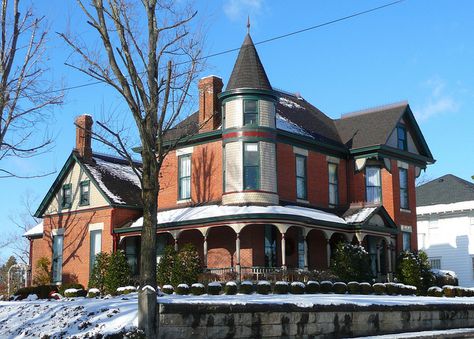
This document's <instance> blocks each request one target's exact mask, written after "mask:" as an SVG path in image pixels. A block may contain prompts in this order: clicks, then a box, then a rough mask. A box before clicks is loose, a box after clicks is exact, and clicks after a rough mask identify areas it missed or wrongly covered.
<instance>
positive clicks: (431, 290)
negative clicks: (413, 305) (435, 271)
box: [428, 286, 443, 297]
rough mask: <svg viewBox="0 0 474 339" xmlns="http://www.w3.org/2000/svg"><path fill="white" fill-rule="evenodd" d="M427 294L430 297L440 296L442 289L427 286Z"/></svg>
mask: <svg viewBox="0 0 474 339" xmlns="http://www.w3.org/2000/svg"><path fill="white" fill-rule="evenodd" d="M428 295H429V296H431V297H442V296H443V289H442V288H441V287H438V286H432V287H430V288H428Z"/></svg>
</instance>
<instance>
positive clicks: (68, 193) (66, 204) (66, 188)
mask: <svg viewBox="0 0 474 339" xmlns="http://www.w3.org/2000/svg"><path fill="white" fill-rule="evenodd" d="M71 202H72V185H71V184H66V185H63V198H62V207H63V208H70V207H71Z"/></svg>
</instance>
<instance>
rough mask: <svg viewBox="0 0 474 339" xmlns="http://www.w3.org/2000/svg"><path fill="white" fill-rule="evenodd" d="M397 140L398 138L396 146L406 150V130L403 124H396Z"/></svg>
mask: <svg viewBox="0 0 474 339" xmlns="http://www.w3.org/2000/svg"><path fill="white" fill-rule="evenodd" d="M397 140H398V142H397V145H398V148H399V149H401V150H404V151H406V150H407V130H406V128H405V126H403V125H398V126H397Z"/></svg>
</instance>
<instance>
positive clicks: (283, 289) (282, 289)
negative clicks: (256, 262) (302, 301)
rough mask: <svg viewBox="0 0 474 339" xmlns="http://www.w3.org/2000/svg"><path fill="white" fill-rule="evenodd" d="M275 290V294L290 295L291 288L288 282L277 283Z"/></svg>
mask: <svg viewBox="0 0 474 339" xmlns="http://www.w3.org/2000/svg"><path fill="white" fill-rule="evenodd" d="M273 290H274V292H273V293H275V294H288V292H289V290H290V287H289V286H288V283H287V282H286V281H277V282H276V283H275V287H274V289H273Z"/></svg>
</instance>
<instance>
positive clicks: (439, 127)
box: [0, 0, 474, 259]
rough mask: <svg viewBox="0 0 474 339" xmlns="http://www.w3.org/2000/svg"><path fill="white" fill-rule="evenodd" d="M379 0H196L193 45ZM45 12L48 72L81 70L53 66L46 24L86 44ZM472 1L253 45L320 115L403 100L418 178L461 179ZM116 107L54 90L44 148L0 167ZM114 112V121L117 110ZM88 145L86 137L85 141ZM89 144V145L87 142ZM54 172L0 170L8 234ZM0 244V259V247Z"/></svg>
mask: <svg viewBox="0 0 474 339" xmlns="http://www.w3.org/2000/svg"><path fill="white" fill-rule="evenodd" d="M388 2H389V1H380V0H364V1H349V0H345V1H338V2H337V4H336V2H335V1H314V0H308V1H298V2H293V1H270V0H223V1H196V3H197V6H198V8H197V9H198V18H197V20H196V23H199V25H201V24H202V25H203V27H204V32H205V34H206V35H205V36H206V39H205V41H206V43H205V49H206V53H205V54H212V53H215V52H220V51H223V50H227V49H231V48H235V47H239V46H240V45H241V43H242V41H243V38H244V36H245V33H246V27H245V25H246V21H247V15H250V20H251V35H252V38H253V40H254V42H258V41H262V40H266V39H269V38H272V37H274V36H279V35H282V34H285V33H289V32H292V31H296V30H299V29H303V28H306V27H309V26H314V25H317V24H321V23H324V22H327V21H330V20H334V19H338V18H340V17H344V16H347V15H350V14H353V13H355V12H359V11H363V10H366V9H370V8H372V7H377V6H380V5H383V4H386V3H388ZM35 3H36V6H37V7H36V13H38V14H41V15H46V16H47V18H48V21H49V26H50V29H49V31H50V35H49V43H48V53H49V57H50V60H49V68H50V69H51V78H52V79H54V81H56V82H58V83H63V84H64V85H65V86H66V87H68V86H74V85H78V84H83V83H87V82H88V81H89V79H87V78H86V77H85V76H83V75H81V74H79V73H78V72H77V71H75V70H73V69H71V68H69V67H66V66H64V63H65V62H66V61H67V60H71V59H70V52H69V50H68V49H67V47H66V46H65V45H64V43H63V42H62V41H61V40H60V39H59V38H58V37H57V36H56V34H55V32H69V31H74V32H75V33H78V34H80V35H81V37H82V38H83V39H84V40H87V41H96V39H95V38H94V37H92V36H90V35H89V27H88V25H87V24H86V23H85V20H84V18H83V16H82V14H81V13H80V11H79V10H78V9H77V8H76V5H75V1H59V0H54V1H45V2H35ZM473 13H474V2H472V1H469V0H465V1H456V2H452V1H430V0H406V1H404V2H402V3H400V4H397V5H394V6H390V7H387V8H385V9H382V10H380V11H377V12H373V13H369V14H366V15H363V16H359V17H356V18H353V19H349V20H346V21H343V22H339V23H336V24H333V25H329V26H325V27H322V28H320V29H316V30H311V31H308V32H305V33H302V34H298V35H295V36H291V37H288V38H285V39H281V40H276V41H273V42H270V43H266V44H261V45H258V46H257V49H258V51H259V54H260V58H261V60H262V62H263V64H264V66H265V69H266V71H267V75H268V77H269V79H270V82H271V84H272V85H273V86H274V87H277V88H281V89H284V90H287V91H291V92H299V93H300V94H301V95H302V96H303V97H304V98H305V99H306V100H308V101H309V102H311V103H312V104H313V105H315V106H316V107H318V108H319V109H321V110H322V111H323V112H325V113H326V114H327V115H329V116H330V117H332V118H338V117H340V115H341V114H343V113H347V112H351V111H355V110H360V109H365V108H368V107H373V106H379V105H383V104H387V103H393V102H397V101H401V100H408V102H409V104H410V106H411V108H412V110H413V112H414V113H415V116H416V117H417V120H418V123H419V125H420V127H421V130H422V132H423V134H424V136H425V138H426V140H427V142H428V145H429V147H430V149H431V151H432V153H433V155H434V157H435V158H436V159H437V162H436V164H434V165H432V166H429V167H428V170H427V172H426V177H427V178H436V177H439V176H441V175H444V174H446V173H452V174H455V175H457V176H460V177H462V178H464V179H466V180H471V179H470V177H471V175H473V174H474V151H473V145H474V133H473V132H472V128H473V126H474V113H472V110H473V107H474V62H473V60H474V44H473V43H472V34H473V32H474V14H473ZM236 56H237V52H233V53H228V54H224V55H221V56H218V57H214V58H209V59H208V60H207V68H206V70H205V72H203V74H202V76H206V75H209V74H216V75H219V76H221V77H222V78H223V80H224V83H226V82H227V80H228V78H229V75H230V72H231V71H232V66H233V63H234V61H235V58H236ZM121 107H123V106H121V104H120V99H119V98H118V97H117V96H116V95H115V93H114V92H112V91H111V90H108V89H107V88H105V87H104V86H102V85H94V86H89V87H83V88H80V89H76V90H70V91H68V92H67V93H66V97H65V104H64V105H63V106H61V107H59V108H56V109H55V110H54V119H52V121H51V122H50V123H49V127H48V128H49V130H50V131H51V132H52V133H54V135H55V136H56V138H55V148H54V149H53V150H52V151H51V152H49V153H47V154H43V155H41V156H39V157H36V158H33V159H21V160H20V159H13V160H11V161H10V162H9V163H6V164H2V166H5V167H8V168H9V169H11V170H14V171H16V172H17V173H19V174H31V173H40V172H48V171H51V170H53V171H56V172H58V171H59V170H60V169H61V167H62V165H63V164H64V162H65V160H66V158H67V157H68V155H69V153H70V152H71V150H72V148H73V147H74V138H75V134H74V133H75V131H74V126H73V120H74V117H75V116H77V115H80V114H82V113H89V114H92V115H93V116H94V117H95V119H99V118H100V117H101V115H103V114H104V113H105V114H106V113H107V112H108V111H110V110H120V108H121ZM124 119H125V121H127V120H126V118H124ZM95 146H97V147H98V145H95ZM97 147H96V148H97ZM55 176H56V174H54V175H51V176H47V177H44V178H39V179H28V180H22V179H0V180H1V181H0V232H2V234H4V235H7V234H10V233H12V232H15V227H14V226H13V225H12V223H11V221H10V219H9V216H12V215H15V214H17V213H18V212H19V210H21V206H20V205H21V199H22V197H24V196H25V194H26V192H29V193H30V194H31V195H33V196H36V197H37V200H36V201H37V204H39V202H40V201H41V199H42V197H43V196H44V195H45V194H46V192H47V190H48V189H49V187H50V186H51V183H52V182H53V181H54V179H55ZM9 253H10V252H9V250H8V249H0V259H2V258H3V259H4V258H5V257H6V256H7V255H9Z"/></svg>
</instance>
